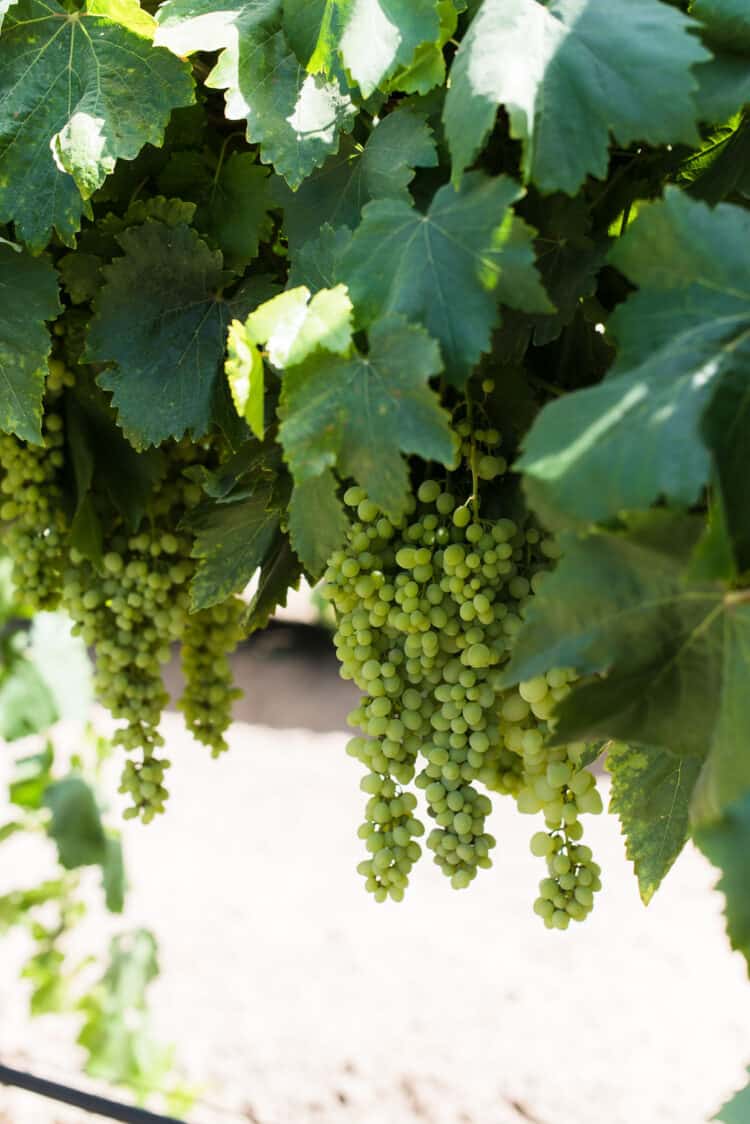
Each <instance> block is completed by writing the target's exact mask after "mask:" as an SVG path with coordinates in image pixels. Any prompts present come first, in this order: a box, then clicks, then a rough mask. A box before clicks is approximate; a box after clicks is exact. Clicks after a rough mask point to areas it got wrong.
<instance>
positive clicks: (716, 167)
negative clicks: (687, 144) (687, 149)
mask: <svg viewBox="0 0 750 1124" xmlns="http://www.w3.org/2000/svg"><path fill="white" fill-rule="evenodd" d="M748 67H750V59H749V60H748ZM711 141H712V143H707V144H706V148H705V150H704V151H702V152H698V153H696V155H695V158H694V159H693V160H691V161H690V162H689V163H688V165H687V167H683V171H682V178H683V179H684V180H687V181H688V182H689V183H690V188H689V191H690V194H691V195H692V196H694V197H695V198H698V199H703V200H704V202H706V203H709V204H710V205H711V206H714V205H715V204H716V203H720V202H721V200H722V199H726V198H727V197H728V196H730V195H733V194H735V193H736V194H738V195H742V196H744V197H745V198H746V199H747V198H750V118H748V117H741V118H740V119H739V121H738V122H737V124H736V127H735V128H731V127H730V128H727V127H726V126H722V128H721V129H720V130H717V133H716V134H714V135H713V136H712V138H711Z"/></svg>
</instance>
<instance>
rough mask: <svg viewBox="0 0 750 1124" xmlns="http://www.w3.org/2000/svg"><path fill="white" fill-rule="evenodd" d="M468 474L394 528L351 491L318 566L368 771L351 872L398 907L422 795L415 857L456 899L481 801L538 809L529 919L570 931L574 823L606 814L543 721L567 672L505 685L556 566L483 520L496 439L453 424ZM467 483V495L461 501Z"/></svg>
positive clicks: (482, 812)
mask: <svg viewBox="0 0 750 1124" xmlns="http://www.w3.org/2000/svg"><path fill="white" fill-rule="evenodd" d="M459 433H460V435H461V436H462V437H463V439H464V440H463V444H462V454H463V457H464V459H465V462H466V463H467V465H468V468H469V472H462V471H457V472H455V473H453V474H449V475H447V476H446V478H445V479H444V480H438V479H428V480H424V481H423V482H422V483H421V484H420V485H419V487H418V489H417V491H416V495H414V496H412V497H411V498H410V500H409V502H408V504H407V507H406V511H405V513H404V516H403V517H402V518H401V519H400V520H396V521H394V520H392V519H390V518H388V517H387V516H386V515H385V514H384V513H383V512H382V511H381V510H380V509H379V508H378V507H377V506H376V505H375V504H374V503H373V502H372V501H371V500H370V499H369V498H368V497H367V495H366V494H365V492H364V491H363V489H362V488H360V487H351V488H349V489H348V490H347V492H346V493H345V495H344V500H345V502H346V504H348V505H349V507H350V508H352V509H353V521H352V523H351V526H350V529H349V533H348V536H347V541H346V543H345V545H344V547H343V548H342V549H340V550H338V551H336V552H335V553H334V554H333V555H332V557H331V558H330V560H329V565H328V569H327V572H326V575H325V581H326V585H325V587H324V595H325V597H326V598H327V599H328V600H329V601H331V602H332V604H333V606H334V609H335V612H336V634H335V643H336V650H337V653H338V656H339V659H340V662H341V675H342V676H343V677H344V678H346V679H352V680H353V681H354V682H355V683H356V684H357V686H358V687H359V688H360V690H361V691H362V692H363V695H362V698H361V701H360V704H359V706H358V707H357V708H356V709H355V710H354V711H353V712H352V714H351V715H350V716H349V720H350V723H351V724H352V725H355V726H358V727H359V728H360V729H361V731H362V733H361V735H358V736H356V737H354V738H352V739H351V740H350V742H349V743H348V747H347V752H348V753H349V754H350V755H351V756H353V757H355V758H357V759H358V760H359V761H361V762H362V764H363V765H364V766H365V767H366V769H367V773H366V775H365V776H364V778H363V779H362V782H361V787H362V789H363V791H364V792H365V793H366V794H367V796H368V800H367V803H366V806H365V816H364V822H363V823H362V825H361V826H360V828H359V836H360V838H362V839H363V840H364V843H365V847H366V849H367V851H368V853H369V855H368V857H367V858H366V859H365V860H363V862H362V863H361V864H360V866H359V872H360V874H362V876H363V877H364V879H365V885H366V888H367V889H368V890H369V891H371V892H372V893H373V894H374V896H375V898H376V899H377V900H378V901H384V900H386V898H391V899H394V900H396V901H399V900H401V898H402V897H403V895H404V891H405V889H406V886H407V884H408V880H409V875H410V873H411V870H412V867H413V866H414V863H415V862H416V861H417V860H418V859H419V857H420V855H421V850H422V849H421V846H420V844H419V843H418V842H417V840H418V839H419V837H421V836H422V835H423V834H424V830H425V829H424V825H423V823H422V821H421V820H420V819H419V817H418V815H417V799H416V797H415V795H414V794H413V793H412V792H411V791H410V790H409V788H408V786H409V785H410V784H411V783H412V782H413V783H414V785H415V786H416V788H417V789H420V790H421V791H422V792H423V795H424V799H425V802H426V809H427V815H428V817H429V818H430V819H431V820H432V821H433V822H434V826H433V827H432V829H431V830H430V832H429V834H428V835H427V838H426V845H427V847H428V849H429V850H430V851H432V853H433V857H434V861H435V862H436V863H437V865H438V866H439V868H440V870H441V871H442V872H443V873H444V874H445V875H447V876H448V878H449V879H450V882H451V885H452V886H453V887H454V888H456V889H462V888H464V887H466V886H468V885H469V884H470V883H471V882H472V881H473V879H474V878H475V877H476V874H477V872H478V870H480V869H483V868H486V867H489V866H491V863H492V859H491V852H492V850H493V848H494V847H495V843H496V841H495V839H494V837H493V836H492V835H491V834H490V832H489V831H488V830H487V826H486V823H487V816H488V815H489V813H490V811H491V808H492V804H491V800H490V797H489V796H488V795H487V792H486V791H482V789H485V790H489V791H491V792H495V793H500V794H507V795H510V796H512V797H514V798H515V800H516V802H517V805H518V808H519V810H520V811H521V812H525V813H542V814H543V815H544V819H545V824H546V828H547V830H546V831H540V832H537V833H536V834H535V835H534V836H533V839H532V844H531V846H532V851H533V853H534V854H535V855H538V856H540V857H543V858H545V859H546V861H547V868H548V875H547V877H546V878H545V879H543V881H542V882H541V884H540V890H539V894H540V896H539V898H538V899H537V901H536V903H535V906H534V908H535V911H536V912H537V913H538V914H539V915H540V916H541V917H542V918H543V920H544V923H545V924H546V925H547V926H548V927H549V928H560V929H564V928H567V926H568V924H569V923H570V921H571V920H582V919H583V918H584V917H585V916H586V914H587V913H588V912H589V911H590V909H591V906H592V903H593V896H594V894H595V893H596V891H597V890H598V889H599V888H600V885H601V884H600V881H599V874H600V871H599V868H598V866H597V865H596V864H595V863H594V862H592V856H591V852H590V850H589V848H588V847H586V846H584V845H582V844H581V843H580V839H581V837H582V827H581V823H580V819H579V817H580V815H581V814H582V813H587V812H588V813H597V812H599V811H601V808H602V805H601V799H600V797H599V794H598V792H597V791H596V787H595V780H594V777H593V775H592V774H591V773H590V772H589V771H588V770H587V769H586V768H585V767H581V758H582V754H583V751H584V749H585V747H583V746H580V745H571V746H567V747H564V748H556V749H552V748H550V747H549V746H548V744H547V742H548V734H549V733H550V729H551V726H552V711H553V708H554V706H555V704H556V703H557V702H559V701H560V700H561V699H562V698H563V697H564V695H565V694H566V693H567V691H569V690H570V683H571V681H572V680H573V678H574V677H573V675H572V673H571V672H569V671H567V670H565V669H559V670H555V671H551V672H550V673H549V674H548V675H547V676H544V677H540V678H539V679H535V680H531V681H530V682H527V683H522V684H521V685H520V686H519V688H518V689H515V688H514V689H512V690H506V689H504V688H503V687H502V685H501V673H502V668H503V665H504V664H505V663H506V662H507V660H508V658H509V655H510V652H511V649H512V646H513V642H514V638H515V636H516V634H517V632H518V631H519V629H520V627H521V624H522V618H523V613H524V607H525V605H526V604H527V602H528V599H529V598H530V597H533V596H534V589H535V588H538V585H539V582H540V581H541V580H542V579H543V574H544V571H545V569H546V568H547V567H548V566H549V563H550V561H551V560H552V559H553V558H555V557H556V556H557V553H558V551H557V545H556V543H555V542H554V540H552V539H547V538H544V537H543V536H542V535H541V533H540V532H539V531H538V530H537V529H536V528H535V527H528V528H524V527H521V526H519V525H518V524H517V523H516V522H514V521H513V520H511V519H503V518H501V519H485V518H483V517H482V514H481V508H480V501H479V490H480V487H481V482H482V481H491V480H493V479H495V478H496V477H497V476H499V475H500V474H502V473H503V472H504V471H505V468H506V463H505V461H504V459H503V458H502V457H501V456H499V455H498V453H497V445H498V444H499V440H500V437H499V434H498V433H497V432H496V431H495V430H477V431H472V428H471V426H470V424H469V423H468V421H464V422H462V423H461V424H460V425H459ZM467 487H468V488H470V489H471V491H470V493H469V495H468V496H467V495H466V494H465V493H466V492H467Z"/></svg>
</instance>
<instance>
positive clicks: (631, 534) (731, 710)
mask: <svg viewBox="0 0 750 1124" xmlns="http://www.w3.org/2000/svg"><path fill="white" fill-rule="evenodd" d="M702 529H703V523H702V520H701V519H692V518H690V517H687V516H680V515H676V514H673V513H667V512H663V511H655V512H650V513H647V514H643V515H640V516H637V517H636V516H633V517H632V519H631V520H630V523H629V526H628V528H627V530H625V531H619V532H615V531H611V532H597V533H596V534H592V535H589V536H587V537H582V536H581V537H579V536H576V535H574V534H573V533H571V532H565V533H564V534H563V535H562V536H561V545H562V547H563V559H562V561H561V562H560V564H559V565H558V567H557V569H556V570H555V572H554V573H552V574H550V575H549V576H548V577H547V578H545V582H544V585H543V586H542V588H541V590H540V592H539V593H538V594H537V596H536V597H535V598H534V599H533V601H532V603H531V605H530V607H529V609H528V611H527V614H526V620H525V623H524V626H523V628H522V629H521V632H520V634H519V637H518V642H517V644H516V647H515V651H514V655H513V658H512V660H511V664H510V666H509V668H508V670H507V672H506V674H505V680H506V682H507V683H511V682H518V681H519V680H522V679H529V678H532V677H533V676H534V675H538V674H541V673H542V672H543V671H547V670H549V669H550V668H552V667H575V668H576V669H577V670H578V671H579V672H580V673H581V674H582V675H584V676H586V679H585V680H584V681H583V682H581V683H580V684H578V685H576V687H575V688H574V690H573V691H572V692H571V694H570V695H569V696H568V697H567V698H566V699H565V700H564V701H563V702H562V704H561V705H560V707H559V709H558V712H557V713H558V717H559V724H558V725H557V726H556V729H555V737H556V738H558V739H559V740H560V741H561V742H566V741H576V740H579V739H581V740H585V741H589V740H594V739H596V738H612V739H614V740H618V741H619V740H621V741H624V742H633V743H636V744H639V745H649V746H653V747H654V748H660V749H664V750H670V751H671V752H672V753H674V754H676V755H678V756H680V757H681V758H682V759H685V758H698V759H700V760H703V767H702V770H701V774H700V776H699V778H698V780H697V782H696V785H695V790H694V792H693V796H692V801H691V819H692V822H694V823H701V822H703V821H704V820H707V819H710V818H712V817H715V816H716V815H717V814H719V813H720V811H721V809H722V807H724V806H725V805H726V804H727V803H729V802H730V801H731V800H734V799H736V797H737V795H738V793H742V792H745V791H747V790H750V756H749V755H748V754H747V752H746V747H747V744H748V740H749V739H750V694H749V693H748V691H747V682H746V680H747V666H748V660H750V601H748V600H747V599H746V598H744V597H743V595H741V594H740V595H737V594H733V593H731V592H729V593H727V592H726V590H725V588H724V587H723V586H722V585H721V584H719V583H714V582H704V583H697V582H695V583H690V584H689V583H688V582H687V581H686V580H685V579H684V570H685V567H686V566H687V564H688V563H689V560H690V556H691V554H692V551H693V549H694V546H695V542H696V541H697V539H698V537H699V535H700V533H701V531H702Z"/></svg>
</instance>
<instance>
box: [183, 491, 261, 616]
mask: <svg viewBox="0 0 750 1124" xmlns="http://www.w3.org/2000/svg"><path fill="white" fill-rule="evenodd" d="M186 525H187V526H188V527H189V528H190V529H191V530H192V531H193V533H194V534H195V545H194V547H193V558H196V559H197V560H198V570H197V572H196V575H195V577H194V578H193V582H192V585H191V590H190V592H191V608H192V610H193V611H196V610H199V609H208V608H209V607H210V606H211V605H218V604H220V603H221V602H222V601H225V600H226V598H227V597H230V596H231V595H232V594H233V593H237V592H238V591H239V590H242V589H244V588H245V586H246V585H247V583H248V582H249V581H250V579H251V578H252V576H253V574H254V573H255V571H256V570H257V569H258V567H259V566H261V565H262V564H263V563H264V561H265V559H266V555H267V553H268V551H269V549H270V547H271V546H272V544H273V543H274V540H275V536H276V533H277V531H278V527H279V511H278V508H277V507H275V506H274V505H273V504H272V488H271V486H270V485H266V486H261V487H256V489H255V490H254V492H253V494H252V495H250V496H245V497H244V498H242V499H238V500H228V501H224V502H221V501H219V502H210V501H209V502H207V503H204V504H201V505H200V506H199V507H197V508H196V509H195V511H193V512H191V514H190V516H189V518H188V519H187V520H186Z"/></svg>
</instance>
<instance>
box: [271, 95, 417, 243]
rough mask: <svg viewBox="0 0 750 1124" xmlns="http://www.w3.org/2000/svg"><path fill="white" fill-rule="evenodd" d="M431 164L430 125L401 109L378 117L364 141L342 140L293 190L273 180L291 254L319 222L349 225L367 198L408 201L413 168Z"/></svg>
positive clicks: (355, 221)
mask: <svg viewBox="0 0 750 1124" xmlns="http://www.w3.org/2000/svg"><path fill="white" fill-rule="evenodd" d="M436 163H437V154H436V152H435V141H434V138H433V135H432V130H431V129H430V127H429V125H428V124H427V122H426V120H425V118H424V117H423V116H422V115H421V114H419V113H417V112H415V111H414V110H413V109H410V108H404V109H397V110H395V111H394V112H392V113H389V114H388V115H387V116H386V117H384V118H383V119H382V120H381V121H380V122H379V123H378V124H377V125H376V126H375V128H374V129H373V130H372V132H371V133H370V135H369V137H368V138H367V142H366V143H365V145H364V146H361V145H357V144H355V142H354V141H353V140H351V139H349V138H346V139H344V140H343V141H342V143H341V147H340V150H339V152H338V154H337V155H335V156H331V157H329V159H328V160H327V161H326V163H325V164H324V165H323V167H322V168H321V169H320V170H319V171H315V172H313V173H312V175H310V176H308V178H307V179H306V180H305V182H304V183H303V184H302V186H301V187H300V188H299V189H298V190H297V191H291V190H290V189H289V187H287V185H286V184H285V183H284V181H283V180H281V179H277V180H276V182H275V183H274V197H275V198H276V200H277V201H278V203H279V204H280V205H281V206H282V207H283V208H284V231H285V233H286V235H287V238H288V240H289V245H290V247H291V249H292V253H294V252H295V249H296V247H298V246H302V245H303V244H304V243H305V242H307V241H309V240H310V239H311V238H315V237H316V236H317V235H318V234H319V232H320V230H321V227H322V226H323V224H324V223H328V225H329V226H331V227H334V228H336V227H341V226H348V227H350V228H351V229H352V230H353V229H354V228H355V227H356V226H357V225H358V224H359V220H360V217H361V214H362V208H363V207H364V205H365V204H366V203H369V202H370V201H371V200H372V199H398V198H405V199H406V200H407V202H408V201H409V191H408V187H409V184H410V183H411V181H412V179H413V178H414V174H415V168H420V167H433V166H434V165H435V164H436Z"/></svg>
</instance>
